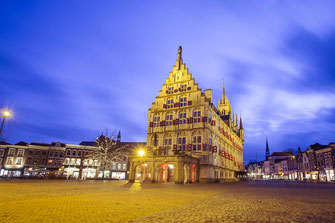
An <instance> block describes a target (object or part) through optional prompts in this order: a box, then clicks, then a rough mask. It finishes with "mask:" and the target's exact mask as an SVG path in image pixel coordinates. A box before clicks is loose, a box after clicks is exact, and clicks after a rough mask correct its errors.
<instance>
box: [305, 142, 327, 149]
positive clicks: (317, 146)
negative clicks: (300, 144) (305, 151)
mask: <svg viewBox="0 0 335 223" xmlns="http://www.w3.org/2000/svg"><path fill="white" fill-rule="evenodd" d="M309 147H310V148H311V149H312V150H314V151H316V150H320V149H324V148H327V147H329V146H328V145H321V144H319V143H315V144H313V145H310V146H309Z"/></svg>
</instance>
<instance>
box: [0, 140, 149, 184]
mask: <svg viewBox="0 0 335 223" xmlns="http://www.w3.org/2000/svg"><path fill="white" fill-rule="evenodd" d="M86 144H89V145H85V143H84V144H82V145H73V144H65V143H60V142H54V143H51V144H48V143H35V142H32V143H30V144H28V143H25V142H19V143H17V144H15V145H11V144H9V143H6V142H0V177H3V178H36V177H39V178H43V177H48V178H67V179H90V178H101V177H102V167H101V165H100V161H99V160H92V159H90V158H88V157H89V156H88V155H89V153H90V152H92V151H94V150H95V149H97V146H96V144H95V143H94V142H86ZM122 145H127V146H128V147H127V149H126V151H125V152H124V154H123V155H122V157H121V159H120V161H119V162H117V163H112V164H111V165H110V166H108V167H107V168H106V169H105V178H112V179H128V176H129V160H128V156H129V154H130V153H131V151H132V150H135V149H136V148H137V147H144V146H145V145H146V144H145V143H134V142H120V146H122Z"/></svg>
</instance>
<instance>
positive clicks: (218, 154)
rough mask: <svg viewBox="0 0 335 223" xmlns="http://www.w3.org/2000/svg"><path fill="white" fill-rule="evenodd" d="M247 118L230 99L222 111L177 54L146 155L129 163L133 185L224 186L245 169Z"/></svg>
mask: <svg viewBox="0 0 335 223" xmlns="http://www.w3.org/2000/svg"><path fill="white" fill-rule="evenodd" d="M243 145H244V130H243V125H242V118H241V117H240V118H239V120H238V115H237V114H236V116H235V114H234V111H232V108H231V106H230V102H229V100H228V98H227V96H226V95H225V88H224V85H223V92H222V97H221V98H219V100H218V108H217V107H216V106H215V105H214V104H213V100H212V90H211V89H208V90H205V91H202V89H201V88H199V86H198V84H197V83H196V82H195V80H194V78H192V75H191V73H189V71H188V68H186V65H185V63H183V59H182V48H181V47H179V49H178V56H177V61H176V65H175V66H173V69H172V72H170V74H169V77H168V78H166V81H165V83H164V84H163V86H162V89H161V90H160V91H159V93H158V96H157V97H156V98H155V101H154V102H153V103H152V105H151V108H149V111H148V132H147V144H146V151H145V153H144V154H141V155H138V154H135V155H134V156H133V157H132V158H131V160H130V175H129V179H130V181H135V180H139V181H147V182H175V183H191V182H219V181H224V180H234V179H236V173H237V172H239V171H241V170H243V169H244V163H243Z"/></svg>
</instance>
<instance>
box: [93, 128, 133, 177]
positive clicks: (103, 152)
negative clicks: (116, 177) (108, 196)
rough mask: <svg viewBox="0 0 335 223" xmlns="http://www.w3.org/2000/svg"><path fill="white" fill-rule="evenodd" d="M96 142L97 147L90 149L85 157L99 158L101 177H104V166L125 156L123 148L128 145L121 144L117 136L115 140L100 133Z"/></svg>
mask: <svg viewBox="0 0 335 223" xmlns="http://www.w3.org/2000/svg"><path fill="white" fill-rule="evenodd" d="M119 135H120V133H119ZM96 142H97V148H96V149H94V150H93V151H91V153H89V154H88V155H87V158H90V159H93V160H99V162H100V166H102V167H103V171H102V178H103V179H104V178H105V170H106V167H107V166H110V165H111V164H114V163H118V162H120V161H121V160H122V158H123V157H125V156H127V155H126V153H125V152H126V151H125V149H126V148H127V147H128V145H122V146H121V144H120V140H119V136H118V137H117V140H114V137H108V136H104V135H103V134H101V136H100V137H99V138H98V139H97V141H96Z"/></svg>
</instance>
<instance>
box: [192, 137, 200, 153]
mask: <svg viewBox="0 0 335 223" xmlns="http://www.w3.org/2000/svg"><path fill="white" fill-rule="evenodd" d="M192 144H193V145H192V147H193V151H201V136H193V137H192Z"/></svg>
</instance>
